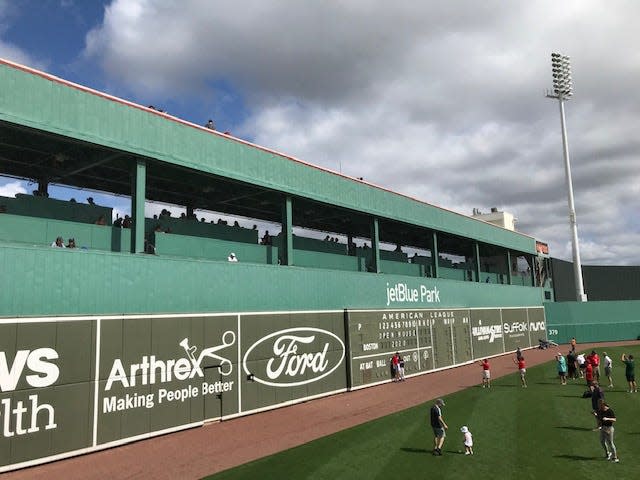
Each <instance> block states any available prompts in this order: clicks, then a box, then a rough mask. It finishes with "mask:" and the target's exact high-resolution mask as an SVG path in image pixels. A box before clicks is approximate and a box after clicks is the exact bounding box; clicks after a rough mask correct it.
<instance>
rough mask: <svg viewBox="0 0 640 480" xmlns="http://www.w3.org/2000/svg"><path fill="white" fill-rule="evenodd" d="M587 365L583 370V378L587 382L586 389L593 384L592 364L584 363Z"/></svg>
mask: <svg viewBox="0 0 640 480" xmlns="http://www.w3.org/2000/svg"><path fill="white" fill-rule="evenodd" d="M585 363H586V364H587V365H586V366H585V368H584V378H585V380H586V381H587V387H588V386H589V385H591V384H592V383H593V364H592V363H591V362H585Z"/></svg>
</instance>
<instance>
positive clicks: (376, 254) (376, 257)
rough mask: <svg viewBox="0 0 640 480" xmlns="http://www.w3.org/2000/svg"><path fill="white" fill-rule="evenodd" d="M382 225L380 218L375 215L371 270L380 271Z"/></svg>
mask: <svg viewBox="0 0 640 480" xmlns="http://www.w3.org/2000/svg"><path fill="white" fill-rule="evenodd" d="M379 241H380V227H379V225H378V219H377V218H375V217H373V219H372V221H371V265H370V268H371V271H372V272H375V273H380V244H379Z"/></svg>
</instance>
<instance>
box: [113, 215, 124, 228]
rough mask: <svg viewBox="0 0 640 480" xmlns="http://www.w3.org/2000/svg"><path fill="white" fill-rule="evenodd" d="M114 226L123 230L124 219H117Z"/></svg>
mask: <svg viewBox="0 0 640 480" xmlns="http://www.w3.org/2000/svg"><path fill="white" fill-rule="evenodd" d="M113 226H114V227H117V228H122V217H118V218H116V220H115V221H114V222H113Z"/></svg>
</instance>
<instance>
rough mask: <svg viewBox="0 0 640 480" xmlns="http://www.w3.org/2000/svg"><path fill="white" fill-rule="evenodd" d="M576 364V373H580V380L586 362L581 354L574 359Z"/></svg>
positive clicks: (582, 376)
mask: <svg viewBox="0 0 640 480" xmlns="http://www.w3.org/2000/svg"><path fill="white" fill-rule="evenodd" d="M576 363H577V364H578V371H579V372H580V378H584V369H585V366H586V365H585V364H586V363H587V361H586V360H585V358H584V354H583V353H581V354H580V355H578V356H577V357H576Z"/></svg>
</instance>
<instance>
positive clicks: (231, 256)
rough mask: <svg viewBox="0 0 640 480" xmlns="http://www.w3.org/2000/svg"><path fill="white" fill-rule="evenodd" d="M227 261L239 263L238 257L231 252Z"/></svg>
mask: <svg viewBox="0 0 640 480" xmlns="http://www.w3.org/2000/svg"><path fill="white" fill-rule="evenodd" d="M227 260H228V261H230V262H237V261H238V257H236V254H235V253H233V252H231V253H230V254H229V256H228V257H227Z"/></svg>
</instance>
